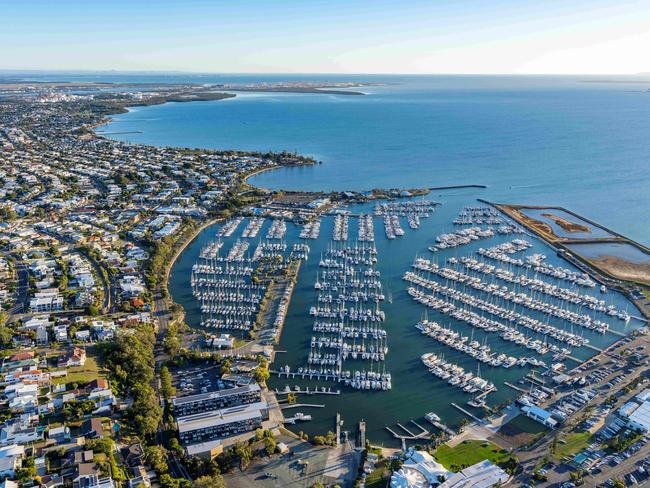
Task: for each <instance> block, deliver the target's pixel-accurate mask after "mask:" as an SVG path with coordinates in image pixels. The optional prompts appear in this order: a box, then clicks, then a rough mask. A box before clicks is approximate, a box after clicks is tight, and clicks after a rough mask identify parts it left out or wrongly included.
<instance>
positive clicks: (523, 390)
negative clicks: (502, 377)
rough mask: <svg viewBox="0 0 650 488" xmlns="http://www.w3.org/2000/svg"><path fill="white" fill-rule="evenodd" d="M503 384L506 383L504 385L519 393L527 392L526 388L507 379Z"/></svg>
mask: <svg viewBox="0 0 650 488" xmlns="http://www.w3.org/2000/svg"><path fill="white" fill-rule="evenodd" d="M503 384H504V385H506V386H509V387H510V388H512V389H513V390H517V391H518V392H520V393H528V390H525V389H524V388H520V387H518V386H516V385H513V384H512V383H510V382H508V381H504V382H503Z"/></svg>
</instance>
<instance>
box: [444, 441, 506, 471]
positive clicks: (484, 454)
mask: <svg viewBox="0 0 650 488" xmlns="http://www.w3.org/2000/svg"><path fill="white" fill-rule="evenodd" d="M433 457H434V458H436V460H437V461H438V462H439V463H440V464H442V465H443V466H444V467H445V468H447V469H451V470H452V471H458V470H459V469H464V468H465V467H467V466H471V465H472V464H476V463H478V462H480V461H483V460H484V459H489V460H490V461H492V462H493V463H494V464H496V463H500V462H501V461H505V460H506V459H508V458H509V457H510V455H509V454H508V452H507V451H506V450H505V449H501V448H500V447H499V446H497V445H496V444H493V443H491V442H489V441H471V440H467V441H463V442H461V443H460V444H458V445H457V446H455V447H449V446H448V445H446V444H443V445H441V446H439V447H438V448H437V449H436V452H435V454H434V455H433Z"/></svg>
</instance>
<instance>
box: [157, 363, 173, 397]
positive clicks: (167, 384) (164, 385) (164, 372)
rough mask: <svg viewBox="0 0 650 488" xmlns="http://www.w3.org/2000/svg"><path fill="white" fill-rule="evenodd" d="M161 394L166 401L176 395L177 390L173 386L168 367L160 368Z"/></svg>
mask: <svg viewBox="0 0 650 488" xmlns="http://www.w3.org/2000/svg"><path fill="white" fill-rule="evenodd" d="M160 393H162V396H163V397H164V398H165V399H169V398H171V397H173V396H174V395H176V388H174V386H173V385H172V375H171V373H170V372H169V368H168V367H167V366H163V367H162V368H160Z"/></svg>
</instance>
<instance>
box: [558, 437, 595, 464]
mask: <svg viewBox="0 0 650 488" xmlns="http://www.w3.org/2000/svg"><path fill="white" fill-rule="evenodd" d="M591 437H592V436H591V433H590V432H572V433H570V434H568V435H566V436H565V437H563V438H562V437H560V438H559V439H558V443H557V448H556V451H555V458H556V459H558V460H560V459H562V458H563V457H564V456H569V457H573V456H575V455H576V454H578V453H579V452H580V451H582V450H583V449H584V448H585V447H587V446H588V445H589V444H590V443H591ZM560 439H562V440H564V441H566V443H562V442H559V440H560Z"/></svg>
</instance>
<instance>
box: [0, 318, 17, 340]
mask: <svg viewBox="0 0 650 488" xmlns="http://www.w3.org/2000/svg"><path fill="white" fill-rule="evenodd" d="M0 313H4V312H0ZM2 322H3V319H2V317H0V323H2ZM13 336H14V331H13V330H11V329H10V328H9V327H7V326H6V325H0V345H1V346H3V347H6V346H10V345H11V339H12V338H13Z"/></svg>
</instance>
